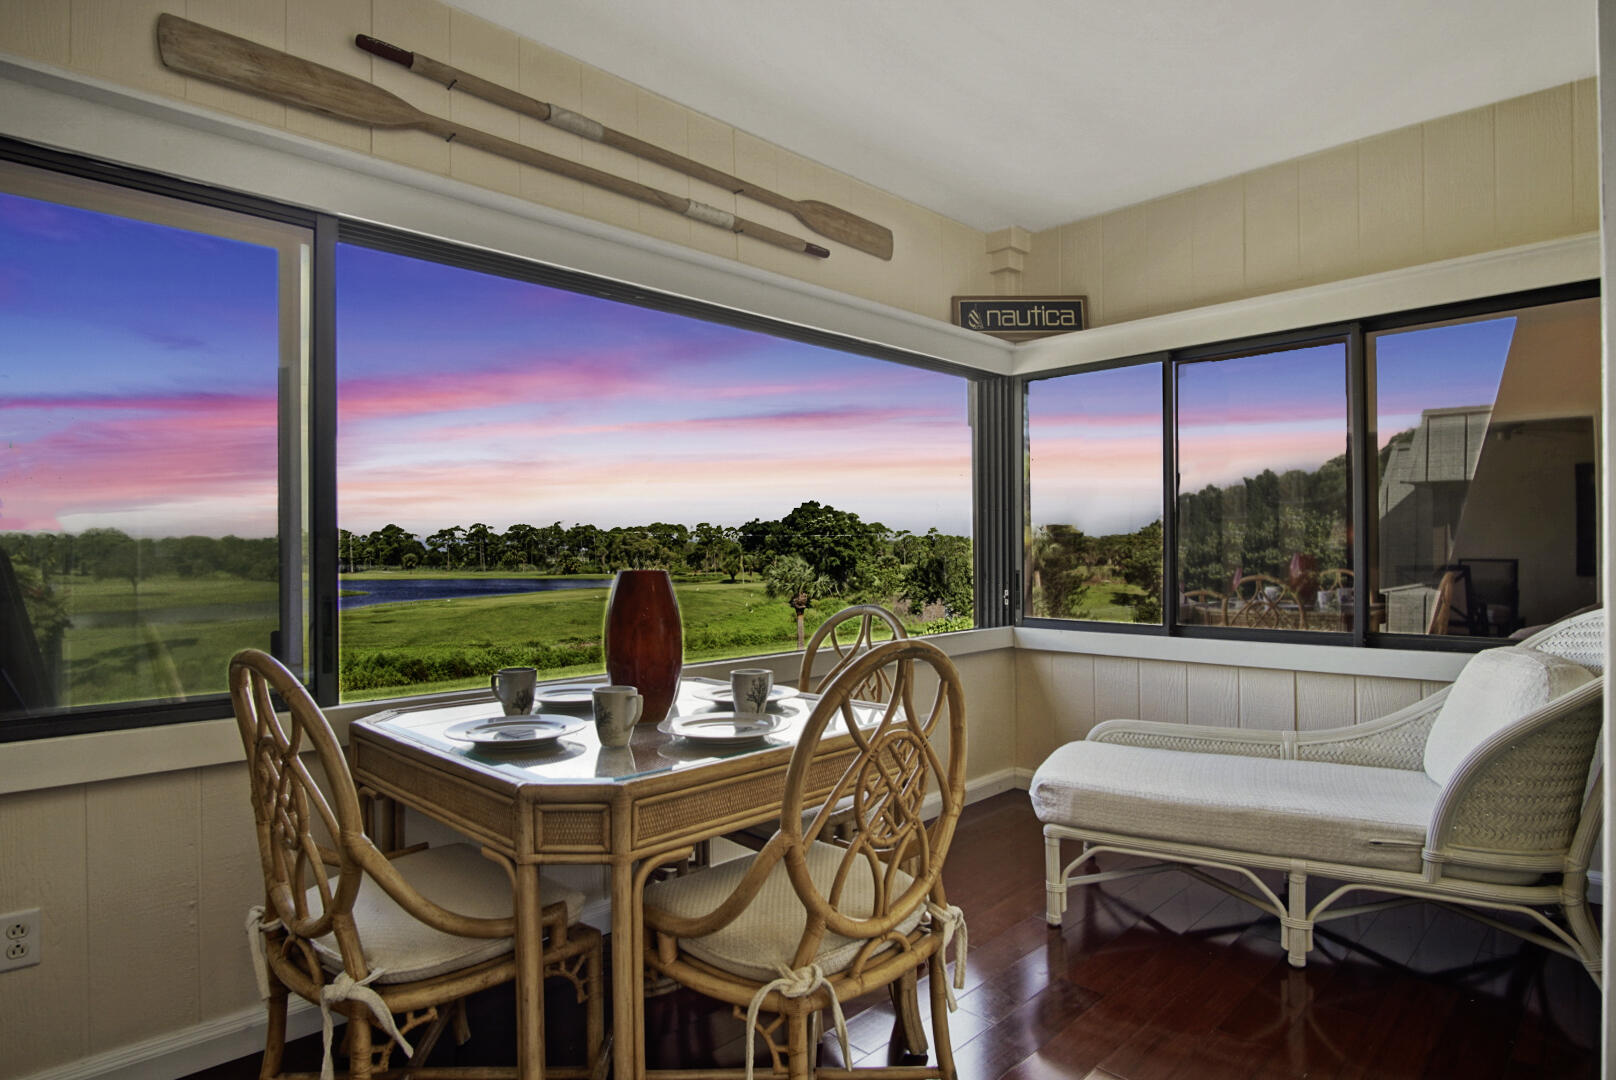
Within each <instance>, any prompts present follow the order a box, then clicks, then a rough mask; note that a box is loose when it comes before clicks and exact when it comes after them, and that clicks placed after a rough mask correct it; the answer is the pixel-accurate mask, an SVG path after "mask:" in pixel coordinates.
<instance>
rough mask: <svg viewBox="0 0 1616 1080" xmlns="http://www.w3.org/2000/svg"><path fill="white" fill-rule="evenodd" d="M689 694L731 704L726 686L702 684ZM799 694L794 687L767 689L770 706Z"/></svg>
mask: <svg viewBox="0 0 1616 1080" xmlns="http://www.w3.org/2000/svg"><path fill="white" fill-rule="evenodd" d="M690 692H691V694H693V695H694V696H696V697H699V698H701V699H702V700H704V701H717V702H721V703H723V704H725V705H730V704H733V702H732V701H731V698H730V693H731V691H730V688H729V687H728V686H724V685H718V686H707V685H705V684H703V685H701V686H698V687H695V688H694V689H692V690H691V691H690ZM801 692H802V691H800V690H798V689H797V688H796V687H795V686H771V687H769V702H770V704H773V703H774V702H776V701H784V700H786V699H787V698H794V697H796V696H797V695H798V694H800V693H801Z"/></svg>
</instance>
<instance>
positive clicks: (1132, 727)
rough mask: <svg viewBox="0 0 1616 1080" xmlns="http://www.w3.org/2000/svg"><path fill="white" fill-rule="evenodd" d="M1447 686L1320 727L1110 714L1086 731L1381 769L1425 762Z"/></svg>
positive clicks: (1121, 739) (1202, 749)
mask: <svg viewBox="0 0 1616 1080" xmlns="http://www.w3.org/2000/svg"><path fill="white" fill-rule="evenodd" d="M1447 696H1448V692H1447V690H1446V689H1443V690H1440V691H1438V692H1437V693H1435V694H1432V695H1431V696H1430V697H1428V698H1423V699H1421V700H1420V701H1416V702H1415V703H1414V704H1412V705H1409V706H1408V707H1406V708H1403V709H1399V710H1398V711H1397V712H1394V713H1391V714H1390V715H1388V716H1383V717H1381V718H1380V719H1378V720H1372V721H1370V722H1369V723H1367V724H1352V725H1349V726H1346V727H1335V728H1325V729H1323V730H1321V731H1252V730H1247V729H1245V728H1225V727H1213V726H1210V725H1206V724H1170V723H1162V722H1160V721H1156V720H1107V721H1105V722H1104V723H1102V724H1098V725H1096V726H1095V728H1094V730H1092V731H1090V732H1089V734H1088V737H1089V739H1090V740H1092V741H1094V742H1108V743H1121V744H1124V745H1127V746H1147V747H1153V748H1155V749H1158V750H1183V751H1188V752H1191V753H1198V754H1233V755H1236V756H1238V757H1264V758H1282V759H1286V760H1289V759H1296V760H1300V761H1329V762H1334V763H1336V764H1339V765H1369V766H1373V767H1376V768H1382V769H1413V770H1419V769H1423V768H1424V767H1425V739H1426V736H1427V735H1429V734H1430V731H1431V725H1432V724H1433V723H1435V721H1436V714H1437V713H1438V711H1440V710H1441V708H1442V702H1443V701H1445V700H1446V699H1447Z"/></svg>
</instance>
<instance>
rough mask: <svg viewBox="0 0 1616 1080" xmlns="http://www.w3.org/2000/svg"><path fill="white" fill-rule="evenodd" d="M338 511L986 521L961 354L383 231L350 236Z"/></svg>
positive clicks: (468, 517) (958, 529) (497, 523)
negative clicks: (410, 242)
mask: <svg viewBox="0 0 1616 1080" xmlns="http://www.w3.org/2000/svg"><path fill="white" fill-rule="evenodd" d="M337 281H338V294H337V327H338V330H337V354H338V357H339V362H338V369H337V370H338V379H339V386H338V411H339V432H340V435H339V440H338V476H339V478H340V479H339V488H338V496H339V507H338V514H339V520H340V522H341V524H342V526H343V527H344V528H347V529H350V530H354V531H359V532H366V531H370V530H372V529H375V528H377V527H379V526H381V525H383V524H386V523H387V522H389V521H393V522H397V523H398V524H400V525H402V526H404V527H405V528H406V529H409V530H410V531H412V532H416V533H427V532H431V531H433V530H435V529H438V528H441V527H443V526H444V525H452V524H454V525H469V524H472V523H473V522H478V521H481V522H484V523H486V524H488V525H491V526H493V527H495V528H496V529H503V528H505V527H507V526H509V525H511V524H513V523H516V522H526V523H528V524H531V525H547V524H549V523H550V522H552V521H561V522H562V523H563V524H571V523H573V522H578V521H583V522H590V523H593V524H595V525H599V526H602V527H603V528H610V527H612V526H615V525H632V524H644V523H649V522H652V521H667V522H675V523H680V524H685V525H695V524H696V523H698V522H702V521H708V522H712V523H714V524H720V525H738V524H741V523H743V522H746V521H749V520H751V519H752V518H765V519H766V518H778V517H780V516H782V515H784V514H786V513H788V512H789V511H790V510H791V509H792V508H793V507H795V506H797V505H798V504H799V503H801V502H804V501H806V500H809V499H817V500H818V501H820V502H823V503H828V504H830V505H833V506H836V507H838V508H839V509H843V510H851V511H854V512H855V513H857V514H858V515H859V516H860V517H862V518H864V520H866V521H879V522H881V523H883V524H885V525H887V526H889V527H891V528H895V529H910V530H913V531H917V532H923V531H925V530H926V529H928V528H930V527H932V526H936V527H937V528H939V529H942V530H943V531H945V532H952V533H960V534H968V533H969V531H970V512H971V459H970V454H971V447H970V428H969V426H968V424H967V418H966V382H965V380H964V379H962V378H959V377H957V376H950V375H942V374H938V373H936V372H930V371H923V370H920V369H917V368H911V367H906V366H903V365H899V364H893V363H890V362H886V361H880V360H875V359H871V358H868V357H862V356H855V355H851V354H847V353H842V352H839V351H835V350H830V349H824V348H820V347H817V346H812V345H805V344H800V343H797V342H792V341H786V340H783V339H780V338H775V337H771V336H768V335H765V334H759V333H754V332H752V331H746V330H738V329H735V328H733V327H728V326H721V325H719V324H716V323H708V322H702V321H700V320H696V319H691V318H688V317H685V316H679V315H671V314H667V313H664V312H659V311H652V310H650V309H647V308H639V307H633V306H630V305H626V304H622V303H617V302H614V301H609V300H601V299H597V298H594V297H588V296H582V295H579V294H577V293H570V292H565V291H562V290H559V289H552V288H547V287H545V286H540V285H533V284H528V283H525V282H518V281H511V280H508V279H504V278H498V277H493V276H489V275H485V274H479V273H475V272H472V271H469V270H461V269H457V268H453V267H447V266H442V265H439V264H435V263H426V262H421V261H419V260H413V259H407V258H404V257H402V256H397V255H390V254H385V253H382V252H377V251H373V250H370V249H367V248H359V247H350V246H342V247H340V248H339V249H338V256H337Z"/></svg>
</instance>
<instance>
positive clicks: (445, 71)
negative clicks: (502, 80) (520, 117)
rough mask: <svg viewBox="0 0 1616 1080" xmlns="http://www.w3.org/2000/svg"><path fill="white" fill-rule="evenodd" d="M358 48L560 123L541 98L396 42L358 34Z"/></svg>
mask: <svg viewBox="0 0 1616 1080" xmlns="http://www.w3.org/2000/svg"><path fill="white" fill-rule="evenodd" d="M354 44H355V45H357V46H359V47H360V48H361V49H364V50H365V51H366V52H368V53H370V54H371V55H372V56H379V57H381V58H382V59H383V60H391V61H392V62H393V63H395V64H399V65H401V66H403V67H407V68H409V69H410V70H411V71H413V72H415V73H416V74H418V75H422V76H425V77H426V78H428V79H431V80H432V81H433V82H435V83H441V84H442V85H443V86H444V87H445V88H446V89H450V90H453V89H455V88H457V87H458V88H459V89H461V90H464V91H465V92H466V93H468V94H470V95H471V96H472V97H479V98H482V99H483V100H484V101H491V102H493V103H494V104H495V105H503V106H504V107H505V108H507V109H510V110H512V111H513V112H519V113H522V114H524V115H526V116H531V117H533V119H535V120H543V121H544V122H545V123H547V124H552V123H556V121H555V120H554V119H553V118H552V116H551V113H552V111H553V110H552V108H551V106H550V105H548V104H546V103H545V102H543V101H540V100H539V99H537V98H531V97H528V96H527V95H526V94H518V93H517V92H516V91H515V90H507V89H506V88H505V87H503V86H501V85H499V84H498V83H492V82H489V81H488V80H487V79H483V78H479V77H477V76H476V75H473V74H471V72H469V71H461V70H460V69H459V68H454V67H450V66H449V65H448V64H444V63H441V62H439V61H437V60H434V59H432V58H431V57H430V56H426V55H423V54H422V53H418V52H411V51H410V50H409V49H404V48H400V47H399V46H397V45H394V44H393V43H392V42H389V41H383V40H382V39H381V38H374V37H371V36H370V35H369V34H355V35H354Z"/></svg>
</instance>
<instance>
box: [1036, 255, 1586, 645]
mask: <svg viewBox="0 0 1616 1080" xmlns="http://www.w3.org/2000/svg"><path fill="white" fill-rule="evenodd" d="M1599 295H1600V282H1599V280H1598V279H1589V280H1583V281H1576V282H1571V283H1568V284H1564V285H1551V286H1546V287H1542V288H1535V289H1524V290H1517V291H1513V292H1508V293H1499V294H1495V295H1492V296H1486V297H1478V298H1474V299H1469V300H1461V301H1455V302H1451V303H1444V304H1435V305H1430V306H1426V307H1419V308H1408V309H1403V310H1398V311H1394V312H1387V313H1385V314H1379V315H1371V316H1363V317H1359V318H1353V319H1344V320H1335V321H1331V322H1326V323H1318V324H1314V325H1310V326H1306V327H1300V328H1297V329H1292V330H1281V331H1275V332H1271V333H1263V334H1255V335H1251V336H1249V337H1237V338H1226V339H1223V340H1220V341H1215V342H1209V343H1204V344H1198V345H1193V346H1186V347H1184V348H1176V349H1174V348H1169V349H1166V350H1157V351H1153V352H1148V353H1139V354H1137V355H1132V356H1126V357H1117V358H1115V359H1108V360H1104V361H1099V362H1094V363H1086V364H1069V365H1063V366H1059V367H1051V368H1049V369H1047V370H1042V371H1038V372H1035V373H1032V374H1025V375H1018V376H1016V377H1015V383H1016V392H1017V393H1018V394H1019V396H1020V408H1019V410H1018V423H1019V424H1020V428H1019V430H1018V433H1017V434H1018V443H1019V445H1020V446H1021V447H1022V448H1023V452H1025V450H1026V448H1027V447H1028V446H1029V445H1030V442H1029V440H1030V437H1031V433H1030V432H1029V430H1028V410H1027V394H1028V389H1029V387H1030V386H1031V384H1032V383H1035V382H1040V381H1043V380H1046V379H1053V378H1061V377H1063V376H1067V375H1077V374H1082V373H1083V372H1089V371H1103V370H1106V369H1109V368H1115V367H1127V366H1136V365H1140V364H1147V363H1156V362H1159V363H1161V365H1162V446H1163V459H1162V587H1163V589H1164V591H1165V590H1168V589H1173V590H1175V591H1176V588H1177V580H1178V548H1177V542H1178V520H1177V519H1178V508H1177V501H1178V500H1177V494H1178V492H1177V488H1178V437H1177V416H1178V400H1177V384H1178V380H1177V377H1176V376H1177V370H1178V368H1179V366H1180V365H1182V364H1186V363H1199V362H1204V361H1209V360H1221V359H1233V358H1238V357H1240V356H1246V355H1251V354H1254V353H1262V352H1273V351H1276V350H1282V349H1284V348H1287V347H1293V348H1294V347H1301V346H1306V345H1313V344H1325V343H1327V342H1329V341H1331V340H1341V341H1344V342H1345V343H1346V346H1347V355H1346V377H1347V384H1346V391H1347V434H1348V454H1347V467H1348V475H1349V478H1350V483H1351V486H1352V491H1351V496H1350V507H1349V513H1350V514H1351V518H1350V519H1349V522H1348V525H1349V528H1350V530H1351V534H1352V548H1351V551H1350V555H1351V563H1352V569H1353V576H1354V578H1355V580H1358V581H1368V580H1369V574H1368V571H1369V538H1368V537H1369V525H1370V524H1371V523H1372V522H1373V521H1374V517H1373V514H1374V505H1375V504H1374V493H1373V491H1372V490H1371V487H1370V477H1372V476H1373V475H1374V472H1375V448H1373V447H1371V446H1369V445H1368V432H1369V431H1370V430H1371V423H1370V415H1369V410H1370V407H1371V405H1372V402H1371V400H1370V394H1369V370H1368V356H1367V348H1366V342H1367V339H1368V337H1369V335H1370V334H1375V333H1382V332H1386V331H1395V330H1401V329H1407V328H1410V327H1416V326H1421V325H1424V324H1426V323H1431V322H1443V321H1448V320H1454V319H1471V318H1479V317H1484V316H1487V315H1493V314H1499V313H1502V312H1507V311H1511V310H1516V309H1520V308H1529V307H1543V306H1548V305H1551V304H1557V303H1563V302H1566V301H1571V300H1586V299H1590V298H1596V297H1598V296H1599ZM1018 481H1019V482H1021V483H1028V484H1030V483H1034V482H1035V478H1034V477H1031V476H1030V475H1029V476H1027V477H1026V478H1025V479H1024V480H1023V478H1022V477H1021V476H1020V475H1019V471H1018ZM1016 513H1017V514H1018V523H1019V526H1020V527H1019V528H1018V529H1017V532H1018V533H1019V534H1020V536H1021V537H1022V541H1021V543H1019V544H1018V545H1017V562H1016V570H1015V573H1014V578H1015V591H1016V597H1017V603H1016V625H1017V626H1025V627H1028V628H1030V629H1044V630H1066V631H1074V632H1095V633H1105V634H1143V635H1147V636H1153V637H1167V638H1180V639H1184V640H1223V641H1247V642H1259V643H1284V644H1309V643H1311V644H1316V645H1335V646H1352V647H1356V648H1381V649H1397V650H1404V651H1420V652H1449V653H1475V652H1480V651H1481V650H1483V649H1488V648H1494V647H1497V646H1500V645H1505V644H1508V640H1507V639H1505V638H1467V637H1461V636H1457V635H1455V636H1453V637H1437V636H1430V635H1410V634H1390V633H1382V632H1379V631H1374V630H1370V629H1369V627H1368V623H1369V607H1370V597H1369V591H1368V590H1367V589H1358V590H1355V595H1354V597H1353V611H1354V617H1353V629H1352V630H1351V631H1350V632H1348V631H1318V630H1279V629H1256V628H1250V627H1215V626H1187V625H1184V624H1182V623H1180V622H1179V621H1178V608H1177V605H1176V604H1173V603H1168V602H1167V598H1166V597H1163V603H1162V622H1161V624H1160V625H1156V624H1139V623H1111V622H1102V621H1098V620H1092V619H1055V618H1048V617H1041V616H1033V615H1029V614H1027V613H1026V611H1025V610H1024V609H1025V600H1026V592H1025V589H1026V583H1025V582H1024V581H1023V580H1022V577H1023V572H1022V569H1021V568H1022V567H1024V566H1025V558H1026V546H1025V540H1026V537H1027V535H1028V532H1029V530H1030V528H1031V525H1032V522H1031V521H1030V518H1029V517H1028V513H1029V503H1028V502H1027V493H1026V491H1025V490H1024V489H1022V490H1018V497H1017V499H1016Z"/></svg>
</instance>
